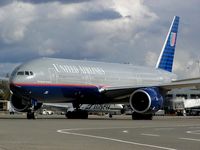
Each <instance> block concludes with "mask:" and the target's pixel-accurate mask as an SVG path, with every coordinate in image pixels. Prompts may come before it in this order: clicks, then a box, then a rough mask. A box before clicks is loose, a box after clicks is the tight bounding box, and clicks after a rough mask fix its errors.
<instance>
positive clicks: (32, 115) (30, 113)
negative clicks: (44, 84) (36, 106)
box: [27, 110, 37, 119]
mask: <svg viewBox="0 0 200 150" xmlns="http://www.w3.org/2000/svg"><path fill="white" fill-rule="evenodd" d="M36 118H37V117H36V115H35V112H34V111H31V110H30V111H28V112H27V119H36Z"/></svg>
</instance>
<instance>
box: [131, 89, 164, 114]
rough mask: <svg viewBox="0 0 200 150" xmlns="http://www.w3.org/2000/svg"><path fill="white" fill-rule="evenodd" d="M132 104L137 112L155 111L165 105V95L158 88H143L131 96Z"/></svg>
mask: <svg viewBox="0 0 200 150" xmlns="http://www.w3.org/2000/svg"><path fill="white" fill-rule="evenodd" d="M130 106H131V108H132V109H133V111H135V112H137V113H155V112H156V111H158V110H159V109H161V108H162V106H163V97H162V95H161V94H160V92H159V89H158V88H155V87H151V88H142V89H138V90H136V91H134V92H133V93H132V94H131V96H130Z"/></svg>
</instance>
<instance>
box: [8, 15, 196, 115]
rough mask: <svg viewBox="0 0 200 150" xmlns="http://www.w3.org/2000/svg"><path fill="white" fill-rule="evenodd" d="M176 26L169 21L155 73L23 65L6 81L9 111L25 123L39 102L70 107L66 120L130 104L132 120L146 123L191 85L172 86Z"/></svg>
mask: <svg viewBox="0 0 200 150" xmlns="http://www.w3.org/2000/svg"><path fill="white" fill-rule="evenodd" d="M178 24H179V17H177V16H175V17H174V19H173V21H172V24H171V27H170V29H169V32H168V34H167V38H166V40H165V43H164V45H163V48H162V51H161V54H160V57H159V59H158V62H157V65H156V67H155V68H147V67H139V66H133V65H131V64H117V63H104V62H96V61H80V60H69V59H55V58H41V59H36V60H33V61H30V62H27V63H24V64H22V65H20V66H19V67H17V68H16V69H15V70H14V71H13V73H12V75H11V77H10V89H11V91H12V97H11V103H12V106H13V107H14V108H15V110H17V111H20V112H27V118H28V119H31V118H35V113H34V112H35V111H36V110H37V109H39V108H40V107H41V105H42V103H43V102H47V103H54V102H55V103H58V102H61V103H63V102H66V103H69V102H70V103H72V104H73V106H74V108H75V110H74V111H73V112H68V113H67V114H66V116H67V117H68V118H88V113H87V111H84V110H81V109H80V106H81V105H82V104H103V103H120V104H121V103H130V106H131V108H132V109H133V111H134V112H133V114H132V118H133V119H152V114H153V113H154V112H156V111H157V110H159V109H160V108H162V106H163V97H164V95H165V93H166V91H167V90H169V89H171V88H174V87H179V86H183V85H184V86H188V85H191V83H190V82H187V83H185V82H184V83H182V82H174V83H173V82H172V81H174V80H176V75H175V74H173V73H172V66H173V60H174V52H175V46H176V39H177V33H178ZM192 85H194V84H192Z"/></svg>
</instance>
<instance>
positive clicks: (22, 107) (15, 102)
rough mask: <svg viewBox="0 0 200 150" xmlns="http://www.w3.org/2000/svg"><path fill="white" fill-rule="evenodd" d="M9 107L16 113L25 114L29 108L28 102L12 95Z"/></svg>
mask: <svg viewBox="0 0 200 150" xmlns="http://www.w3.org/2000/svg"><path fill="white" fill-rule="evenodd" d="M10 102H11V105H12V107H13V108H14V109H15V110H16V111H18V112H26V111H27V110H28V108H29V107H30V103H29V101H26V100H25V99H23V98H22V97H20V96H17V95H14V94H13V95H12V97H11V101H10Z"/></svg>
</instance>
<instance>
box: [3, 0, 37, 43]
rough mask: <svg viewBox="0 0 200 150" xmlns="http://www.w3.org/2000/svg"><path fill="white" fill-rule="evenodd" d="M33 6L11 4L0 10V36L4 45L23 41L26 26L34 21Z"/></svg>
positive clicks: (17, 3)
mask: <svg viewBox="0 0 200 150" xmlns="http://www.w3.org/2000/svg"><path fill="white" fill-rule="evenodd" d="M34 17H35V16H34V5H32V4H28V3H23V2H17V1H15V2H13V3H10V4H9V5H6V6H4V7H1V9H0V36H1V38H2V39H3V41H4V42H5V43H8V44H9V43H14V42H18V41H21V40H23V38H24V34H25V32H26V30H27V26H28V25H29V24H30V23H31V22H32V21H33V20H34Z"/></svg>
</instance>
